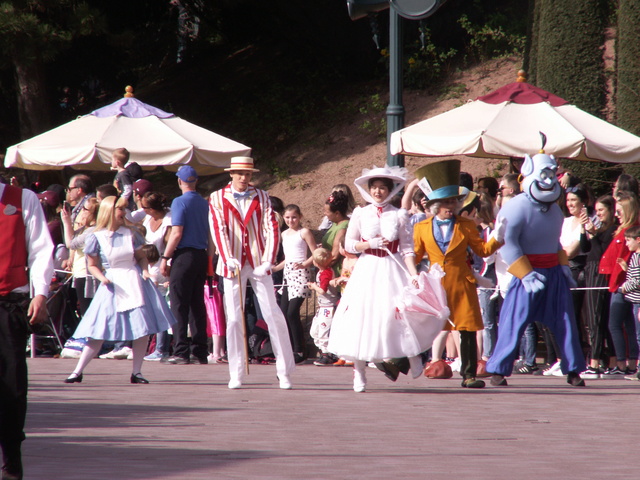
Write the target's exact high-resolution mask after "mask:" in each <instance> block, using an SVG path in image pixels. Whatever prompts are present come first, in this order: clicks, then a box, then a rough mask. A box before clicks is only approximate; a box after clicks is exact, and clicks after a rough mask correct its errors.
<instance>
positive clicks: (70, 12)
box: [0, 0, 103, 137]
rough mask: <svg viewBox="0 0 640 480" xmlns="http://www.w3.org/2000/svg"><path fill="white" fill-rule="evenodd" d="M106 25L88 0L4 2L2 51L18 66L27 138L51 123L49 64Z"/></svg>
mask: <svg viewBox="0 0 640 480" xmlns="http://www.w3.org/2000/svg"><path fill="white" fill-rule="evenodd" d="M102 28H103V25H102V22H101V16H100V15H99V13H98V12H96V11H95V10H93V9H92V8H90V7H89V6H88V5H87V4H86V3H84V2H78V1H73V0H58V1H55V0H49V1H45V0H41V1H35V0H31V1H30V0H27V1H24V0H23V1H18V0H16V1H13V2H4V3H1V4H0V54H1V59H2V61H3V62H4V63H5V64H10V65H12V66H13V69H14V75H15V82H16V90H17V95H18V115H19V121H20V130H21V134H22V136H23V137H27V136H31V135H35V134H37V133H41V132H42V131H43V130H45V129H46V128H48V127H49V126H50V125H49V118H50V117H49V109H48V106H49V96H48V90H47V87H46V79H45V69H44V66H45V64H46V63H48V62H51V61H52V60H53V59H55V58H56V57H57V55H58V54H60V52H62V51H63V50H65V49H66V48H69V46H70V44H71V41H72V40H73V39H74V38H76V37H82V36H86V35H89V34H90V33H93V32H95V31H97V30H100V29H102Z"/></svg>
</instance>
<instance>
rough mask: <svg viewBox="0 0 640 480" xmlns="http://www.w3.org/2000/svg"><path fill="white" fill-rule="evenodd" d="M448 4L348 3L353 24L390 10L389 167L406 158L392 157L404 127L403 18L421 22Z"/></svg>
mask: <svg viewBox="0 0 640 480" xmlns="http://www.w3.org/2000/svg"><path fill="white" fill-rule="evenodd" d="M446 1H447V0H388V1H387V0H385V1H381V0H347V9H348V11H349V16H350V17H351V19H352V20H357V19H359V18H362V17H364V16H366V15H369V14H373V13H375V12H379V11H381V10H384V9H386V8H389V6H391V9H390V10H389V105H388V106H387V165H389V166H394V165H398V166H400V167H404V155H391V152H390V151H389V145H390V139H391V134H392V133H393V132H395V131H397V130H400V129H401V128H403V127H404V105H403V104H402V73H403V66H404V65H403V63H404V62H403V60H402V59H403V55H402V53H403V52H402V47H403V41H402V39H403V36H402V18H407V19H409V20H422V19H424V18H427V17H430V16H431V15H433V14H434V13H435V11H436V10H437V9H438V8H440V7H441V6H442V5H443V4H444V3H445V2H446Z"/></svg>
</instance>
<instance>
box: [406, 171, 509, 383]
mask: <svg viewBox="0 0 640 480" xmlns="http://www.w3.org/2000/svg"><path fill="white" fill-rule="evenodd" d="M415 175H416V177H417V178H421V179H422V180H421V181H420V183H419V184H418V185H420V186H421V188H423V190H425V194H426V195H427V200H428V201H427V209H430V210H431V212H432V213H433V215H434V216H433V217H431V218H428V219H427V220H424V221H422V222H420V223H418V224H417V225H416V226H415V227H414V235H413V241H414V244H415V253H416V258H415V260H416V262H420V261H421V260H422V259H423V257H424V256H427V257H428V258H429V261H430V262H431V264H432V265H434V264H438V265H440V266H441V267H442V269H443V270H444V272H445V276H444V277H443V278H442V285H443V287H444V290H445V292H446V294H447V303H448V305H449V309H450V310H451V316H450V320H451V323H446V324H445V329H446V330H457V331H459V332H460V360H461V362H462V364H461V367H460V374H461V375H462V377H463V380H462V386H463V387H465V388H482V387H484V385H485V384H484V382H483V381H482V380H477V379H476V370H477V368H478V349H477V344H476V332H477V331H478V330H482V329H483V324H482V315H481V312H480V304H479V302H478V294H477V292H476V279H475V277H474V275H473V271H472V270H471V267H470V266H469V264H468V262H467V249H468V248H470V249H471V250H472V251H473V252H474V253H475V254H476V255H478V256H480V257H488V256H489V255H491V254H492V253H494V252H495V251H496V250H498V248H500V246H501V243H500V242H499V241H498V235H499V233H500V232H499V230H500V229H498V228H496V234H495V235H494V236H493V237H492V238H490V239H489V241H488V242H484V241H483V239H482V237H481V236H480V232H478V229H477V227H476V224H475V222H474V221H473V220H471V219H469V218H466V217H461V216H458V215H457V213H458V211H459V210H460V208H461V206H462V202H463V200H464V197H465V195H460V190H459V187H458V179H459V175H460V161H459V160H444V161H441V162H435V163H431V164H429V165H425V166H424V167H422V168H420V169H418V170H417V171H416V174H415Z"/></svg>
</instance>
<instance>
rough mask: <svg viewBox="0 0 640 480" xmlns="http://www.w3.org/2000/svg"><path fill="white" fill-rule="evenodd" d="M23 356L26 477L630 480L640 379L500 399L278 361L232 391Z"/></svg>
mask: <svg viewBox="0 0 640 480" xmlns="http://www.w3.org/2000/svg"><path fill="white" fill-rule="evenodd" d="M74 366H75V360H71V359H51V358H35V359H29V376H30V392H29V412H28V417H27V441H26V442H25V443H24V449H23V452H24V453H23V459H24V464H25V471H26V476H25V478H26V479H47V480H53V479H69V480H71V479H82V480H85V479H117V480H128V479H132V480H133V479H159V480H174V479H195V480H198V479H346V478H349V479H351V478H354V479H360V478H363V479H414V478H416V479H417V478H420V479H447V480H452V479H495V480H500V479H509V480H513V479H544V480H551V479H574V478H575V479H578V478H580V479H618V478H620V479H629V478H635V477H636V476H637V472H638V467H637V465H636V460H635V457H636V453H635V452H636V449H637V443H638V434H639V429H638V423H639V422H638V413H637V410H638V405H639V401H640V382H632V381H628V380H624V379H616V380H608V379H607V380H587V387H585V388H576V387H571V386H569V385H567V384H566V382H565V379H564V378H562V377H544V376H535V377H534V376H529V375H514V376H513V377H511V378H510V380H509V381H510V386H509V387H506V388H496V387H487V388H485V389H482V390H467V389H463V388H461V387H460V380H459V378H457V377H454V378H453V379H450V380H429V379H426V378H424V377H423V378H420V379H418V380H410V379H408V378H407V377H404V376H401V378H400V379H398V381H397V382H396V383H392V382H390V381H389V380H387V379H386V378H385V377H384V376H383V375H382V374H381V373H380V372H378V371H377V370H375V369H368V370H367V376H368V379H369V382H368V385H367V392H366V393H360V394H356V393H354V392H353V390H352V386H351V382H352V370H351V369H350V368H348V367H316V366H313V365H312V364H310V363H309V364H305V365H301V366H298V368H297V370H296V372H295V373H294V374H293V375H292V380H293V383H294V389H293V390H290V391H285V390H280V389H279V388H278V382H277V379H276V374H275V367H274V366H273V365H252V366H251V372H250V375H249V377H248V378H247V380H246V382H245V385H244V386H243V388H242V389H239V390H229V389H228V388H227V381H228V371H227V368H226V366H225V365H165V364H159V363H157V362H145V364H144V366H143V374H144V375H145V376H146V377H147V378H148V379H149V380H150V381H151V383H150V384H149V385H131V384H130V383H129V375H130V373H131V370H130V369H131V362H130V361H128V360H99V359H96V360H94V361H93V362H91V364H89V366H88V367H87V369H86V370H85V375H84V381H83V382H82V383H81V384H69V385H67V384H64V383H62V381H63V379H64V378H66V377H67V375H68V374H69V373H70V372H71V371H72V370H73V367H74Z"/></svg>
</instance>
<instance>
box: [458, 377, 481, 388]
mask: <svg viewBox="0 0 640 480" xmlns="http://www.w3.org/2000/svg"><path fill="white" fill-rule="evenodd" d="M462 386H463V387H464V388H484V382H483V381H482V380H477V379H475V378H473V377H472V378H467V379H465V380H463V381H462Z"/></svg>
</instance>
